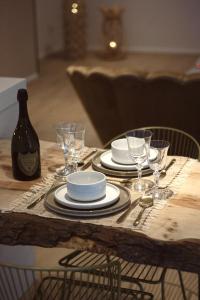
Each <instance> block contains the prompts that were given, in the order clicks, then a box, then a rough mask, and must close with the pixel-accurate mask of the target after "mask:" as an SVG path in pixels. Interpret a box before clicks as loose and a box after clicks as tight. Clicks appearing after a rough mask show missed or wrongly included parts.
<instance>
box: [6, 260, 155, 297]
mask: <svg viewBox="0 0 200 300" xmlns="http://www.w3.org/2000/svg"><path fill="white" fill-rule="evenodd" d="M144 295H145V298H143V296H144ZM139 296H140V298H139ZM137 297H138V298H137ZM0 299H2V300H19V299H20V300H22V299H23V300H36V299H37V300H47V299H48V300H51V299H52V300H64V299H65V300H75V299H76V300H80V299H81V300H86V299H87V300H89V299H90V300H96V299H105V300H121V299H127V300H129V299H130V300H136V299H146V300H151V299H153V296H152V294H151V293H142V292H139V291H134V290H131V289H127V288H121V287H120V264H119V263H118V262H109V263H105V264H101V265H98V264H96V265H91V266H89V267H88V266H79V267H74V266H72V267H69V266H68V267H66V268H62V267H54V268H38V267H25V266H15V265H5V264H0Z"/></svg>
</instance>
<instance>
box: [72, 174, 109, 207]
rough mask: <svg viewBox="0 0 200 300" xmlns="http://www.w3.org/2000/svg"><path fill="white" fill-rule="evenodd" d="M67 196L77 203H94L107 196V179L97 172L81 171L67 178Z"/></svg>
mask: <svg viewBox="0 0 200 300" xmlns="http://www.w3.org/2000/svg"><path fill="white" fill-rule="evenodd" d="M67 194H68V196H69V197H70V198H72V199H74V200H77V201H94V200H97V199H99V198H102V197H104V196H105V194H106V177H105V175H104V174H103V173H100V172H96V171H79V172H75V173H72V174H69V175H68V176H67Z"/></svg>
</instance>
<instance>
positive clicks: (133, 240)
mask: <svg viewBox="0 0 200 300" xmlns="http://www.w3.org/2000/svg"><path fill="white" fill-rule="evenodd" d="M41 150H42V151H41V155H42V174H43V176H46V175H47V174H48V173H49V172H54V171H55V168H56V167H57V166H58V165H59V164H61V163H63V157H62V153H61V152H59V151H58V150H57V149H56V146H55V144H53V143H50V142H41ZM177 164H180V165H181V164H182V167H181V168H182V174H181V173H180V172H179V174H178V175H177V178H176V181H177V185H178V184H179V185H180V187H179V189H178V190H177V192H176V194H175V195H174V196H173V197H172V198H171V199H170V200H168V201H167V203H166V204H165V206H164V207H163V208H162V209H160V210H157V211H156V217H155V218H152V219H151V218H150V222H149V225H148V226H146V227H144V229H143V230H138V229H137V228H133V226H132V221H133V216H132V215H130V217H129V218H127V220H126V221H125V222H124V223H122V224H117V223H116V219H117V218H118V216H119V214H118V215H115V216H112V217H107V218H106V217H105V218H101V219H92V220H73V219H68V218H64V217H59V216H56V215H54V214H53V213H50V212H48V213H46V214H45V213H42V210H44V207H43V204H42V203H41V204H40V205H41V206H39V207H38V210H37V211H32V210H29V211H27V210H24V211H23V210H21V211H20V210H19V211H17V210H15V211H10V210H9V206H10V205H11V206H12V203H14V202H15V200H16V199H17V198H18V199H21V198H23V193H24V192H25V191H27V190H28V189H29V188H30V187H31V186H32V185H33V184H38V183H39V182H40V181H41V179H39V180H36V181H34V182H20V181H15V180H14V179H13V178H12V172H11V158H10V142H9V141H2V140H1V142H0V209H1V212H0V243H1V244H7V245H39V246H43V247H69V248H79V249H90V250H91V251H97V252H105V253H109V254H111V253H112V254H115V255H118V256H120V257H122V258H124V259H126V260H128V261H134V262H138V263H145V264H155V265H159V266H165V267H171V268H178V269H181V270H185V271H191V272H196V273H200V213H199V212H200V184H199V182H200V163H199V162H197V161H196V160H193V159H189V160H186V159H185V158H179V157H177ZM174 168H176V166H174ZM178 168H179V165H178V166H177V170H178ZM170 172H171V173H170ZM172 172H174V171H173V168H172V170H171V171H169V172H168V176H169V178H166V179H165V180H166V182H167V181H169V180H170V176H171V175H172ZM186 175H187V176H186ZM163 182H164V181H163ZM20 197H21V198H20ZM134 197H135V194H134V193H133V194H132V198H134ZM138 209H140V208H138ZM44 214H45V215H44ZM154 215H155V211H154Z"/></svg>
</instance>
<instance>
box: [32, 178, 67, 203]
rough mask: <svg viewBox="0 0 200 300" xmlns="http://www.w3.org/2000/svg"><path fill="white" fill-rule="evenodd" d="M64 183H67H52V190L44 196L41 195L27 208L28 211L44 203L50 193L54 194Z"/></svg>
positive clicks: (56, 181)
mask: <svg viewBox="0 0 200 300" xmlns="http://www.w3.org/2000/svg"><path fill="white" fill-rule="evenodd" d="M64 183H65V182H64V181H58V180H55V181H54V182H53V183H52V185H51V186H50V188H49V189H48V190H47V191H46V192H45V193H43V194H42V195H40V196H39V197H38V198H37V199H35V200H33V202H31V203H30V204H29V205H28V206H27V209H31V208H33V207H35V206H36V205H37V204H38V203H39V202H40V201H42V200H43V199H45V198H46V197H47V196H48V195H49V193H51V192H53V191H54V190H55V189H57V188H58V187H60V186H61V185H63V184H64Z"/></svg>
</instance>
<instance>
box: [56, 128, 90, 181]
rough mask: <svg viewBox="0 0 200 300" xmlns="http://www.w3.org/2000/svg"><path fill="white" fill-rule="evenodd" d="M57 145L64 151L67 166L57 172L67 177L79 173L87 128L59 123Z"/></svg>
mask: <svg viewBox="0 0 200 300" xmlns="http://www.w3.org/2000/svg"><path fill="white" fill-rule="evenodd" d="M56 137H57V144H58V146H59V147H60V148H61V149H62V150H63V153H64V159H65V166H64V168H61V169H58V170H57V171H56V173H57V175H59V176H67V175H68V174H70V173H72V172H75V171H77V165H78V161H79V157H80V153H81V151H82V149H83V148H84V140H85V128H84V126H83V125H82V124H81V123H59V124H58V125H57V126H56Z"/></svg>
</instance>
